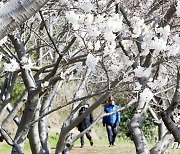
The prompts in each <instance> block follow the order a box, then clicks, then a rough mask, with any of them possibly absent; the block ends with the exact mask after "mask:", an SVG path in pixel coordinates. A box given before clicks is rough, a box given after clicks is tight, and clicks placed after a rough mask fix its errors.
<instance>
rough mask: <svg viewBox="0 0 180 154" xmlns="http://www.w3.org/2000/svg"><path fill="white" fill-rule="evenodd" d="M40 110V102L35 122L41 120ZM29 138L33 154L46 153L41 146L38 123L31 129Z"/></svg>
mask: <svg viewBox="0 0 180 154" xmlns="http://www.w3.org/2000/svg"><path fill="white" fill-rule="evenodd" d="M39 110H40V102H38V106H37V108H36V111H35V115H34V117H33V120H37V119H38V118H39ZM28 138H29V141H30V142H29V143H30V147H31V151H32V153H33V154H42V153H44V152H43V149H42V146H41V141H40V137H39V127H38V122H36V123H35V124H33V125H32V126H31V127H30V129H29V133H28Z"/></svg>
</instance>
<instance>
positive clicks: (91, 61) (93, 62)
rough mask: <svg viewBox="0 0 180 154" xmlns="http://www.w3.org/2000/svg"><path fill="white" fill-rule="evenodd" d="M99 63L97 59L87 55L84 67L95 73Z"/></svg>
mask: <svg viewBox="0 0 180 154" xmlns="http://www.w3.org/2000/svg"><path fill="white" fill-rule="evenodd" d="M98 61H99V57H94V56H93V55H92V54H91V53H89V54H88V56H87V59H86V66H87V67H88V68H89V69H90V70H91V71H92V72H95V71H96V65H97V63H98Z"/></svg>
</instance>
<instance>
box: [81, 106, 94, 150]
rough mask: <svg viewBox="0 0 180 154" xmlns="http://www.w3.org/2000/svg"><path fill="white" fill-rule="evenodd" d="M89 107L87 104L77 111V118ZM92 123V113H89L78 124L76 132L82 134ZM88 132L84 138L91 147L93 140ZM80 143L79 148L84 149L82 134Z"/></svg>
mask: <svg viewBox="0 0 180 154" xmlns="http://www.w3.org/2000/svg"><path fill="white" fill-rule="evenodd" d="M88 107H89V104H88V103H85V104H84V105H83V106H82V107H81V109H80V110H79V116H80V115H81V114H83V113H84V112H85V111H86V110H87V108H88ZM92 123H93V115H92V113H90V114H89V115H88V116H87V117H86V118H85V119H84V120H83V121H81V122H80V123H79V124H78V130H79V131H80V133H81V132H83V131H84V130H85V129H86V128H88V127H89V126H90V125H91V124H92ZM90 132H91V131H90V130H89V131H87V132H86V137H87V138H88V140H89V142H90V145H91V146H93V139H92V137H91V134H90ZM80 141H81V148H83V147H84V134H83V135H82V136H81V138H80Z"/></svg>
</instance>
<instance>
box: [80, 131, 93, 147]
mask: <svg viewBox="0 0 180 154" xmlns="http://www.w3.org/2000/svg"><path fill="white" fill-rule="evenodd" d="M86 137H87V138H88V140H89V141H90V142H91V141H92V137H91V135H90V132H87V133H86ZM81 145H84V135H82V136H81Z"/></svg>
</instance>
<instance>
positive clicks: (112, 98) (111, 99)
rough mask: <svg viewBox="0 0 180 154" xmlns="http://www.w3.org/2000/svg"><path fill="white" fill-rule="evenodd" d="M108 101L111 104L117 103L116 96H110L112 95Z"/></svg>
mask: <svg viewBox="0 0 180 154" xmlns="http://www.w3.org/2000/svg"><path fill="white" fill-rule="evenodd" d="M108 103H109V104H110V105H114V104H115V101H114V97H113V96H110V97H109V98H108Z"/></svg>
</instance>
